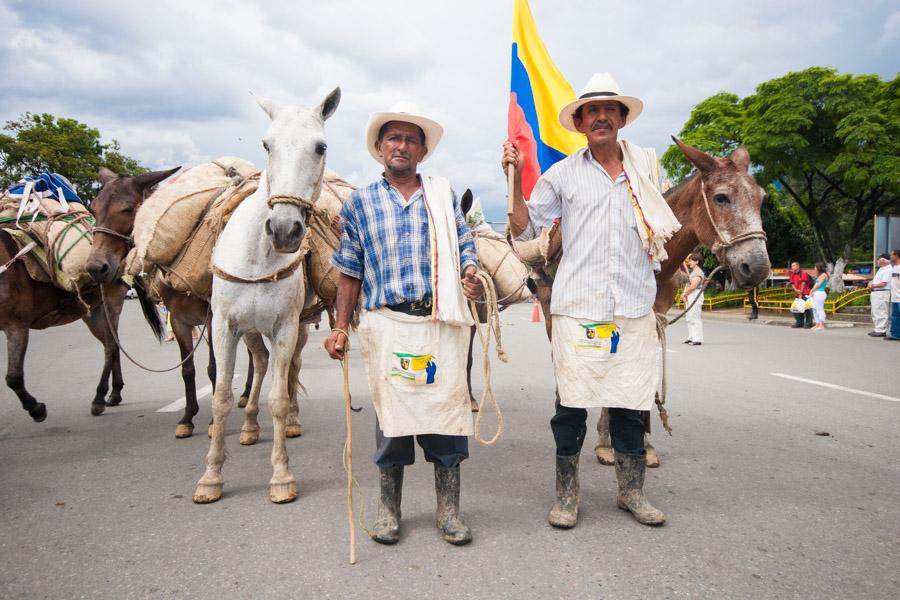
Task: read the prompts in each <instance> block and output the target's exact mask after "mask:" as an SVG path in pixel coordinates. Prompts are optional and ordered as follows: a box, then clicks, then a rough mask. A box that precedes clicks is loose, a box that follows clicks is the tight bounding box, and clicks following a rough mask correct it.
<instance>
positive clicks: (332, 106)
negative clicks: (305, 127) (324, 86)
mask: <svg viewBox="0 0 900 600" xmlns="http://www.w3.org/2000/svg"><path fill="white" fill-rule="evenodd" d="M340 103H341V87H340V86H338V87H336V88H334V90H332V92H331V93H330V94H328V96H327V97H326V98H325V99H324V100H323V101H322V104H321V106H320V110H321V111H322V120H323V121H325V120H326V119H328V117H330V116H331V115H333V114H334V111H336V110H337V107H338V104H340Z"/></svg>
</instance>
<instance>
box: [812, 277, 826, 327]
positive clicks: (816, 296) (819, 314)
mask: <svg viewBox="0 0 900 600" xmlns="http://www.w3.org/2000/svg"><path fill="white" fill-rule="evenodd" d="M827 284H828V271H826V270H825V263H820V262H817V263H816V282H815V283H814V284H813V286H812V291H811V292H810V296H812V301H813V320H814V321H815V322H816V326H815V327H814V328H813V329H819V330H821V329H825V298H826V297H827V296H828V294H826V293H825V286H826V285H827Z"/></svg>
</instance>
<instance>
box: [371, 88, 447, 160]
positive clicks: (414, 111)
mask: <svg viewBox="0 0 900 600" xmlns="http://www.w3.org/2000/svg"><path fill="white" fill-rule="evenodd" d="M391 121H402V122H404V123H412V124H413V125H418V126H419V127H421V128H422V131H424V132H425V147H426V148H427V149H428V151H427V152H426V153H425V156H424V157H422V162H425V160H426V159H427V158H428V157H429V156H431V154H432V152H434V149H435V148H437V145H438V142H440V141H441V136H442V135H444V128H443V127H441V126H440V124H439V123H438V122H437V121H433V120H431V119H429V118H428V117H424V116H422V111H421V110H420V109H419V107H418V106H416V105H415V104H413V103H412V102H406V101H400V102H398V103H396V104H395V105H394V106H392V107H391V108H390V110H388V111H387V112H377V113H372V116H370V117H369V124H368V125H367V126H366V146H367V147H368V149H369V154H371V155H372V158H374V159H375V160H377V161H378V162H381V161H382V158H381V157H380V156H378V151H377V150H376V149H375V142H376V141H378V132H379V131H381V128H382V127H383V126H384V125H385V123H390V122H391Z"/></svg>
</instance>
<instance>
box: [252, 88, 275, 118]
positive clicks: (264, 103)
mask: <svg viewBox="0 0 900 600" xmlns="http://www.w3.org/2000/svg"><path fill="white" fill-rule="evenodd" d="M250 95H251V96H253V98H254V100H256V103H257V104H259V107H260V108H261V109H263V110H264V111H265V112H266V114H267V115H269V118H270V119H272V120H274V119H275V115H276V114H277V113H278V111H279V110H281V107H280V106H279V105H278V104H277V103H275V102H273V101H272V100H269V99H268V98H263V97H262V96H257V95H256V94H254V93H253V92H250Z"/></svg>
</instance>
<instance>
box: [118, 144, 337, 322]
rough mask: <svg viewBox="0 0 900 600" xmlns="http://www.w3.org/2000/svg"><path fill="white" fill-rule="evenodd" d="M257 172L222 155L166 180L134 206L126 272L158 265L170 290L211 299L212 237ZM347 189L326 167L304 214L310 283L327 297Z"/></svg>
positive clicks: (250, 189)
mask: <svg viewBox="0 0 900 600" xmlns="http://www.w3.org/2000/svg"><path fill="white" fill-rule="evenodd" d="M260 175H261V174H260V172H259V171H258V170H257V169H256V167H255V166H254V165H253V164H252V163H250V162H247V161H245V160H243V159H240V158H235V157H222V158H219V159H217V160H214V161H212V162H209V163H204V164H201V165H198V166H196V167H192V168H190V169H186V170H184V171H182V172H180V173H177V174H176V175H175V176H173V177H171V178H169V179H168V180H166V181H165V182H164V183H163V184H162V185H160V187H159V188H158V189H157V190H156V191H155V192H154V193H153V194H151V195H150V196H149V197H148V198H147V199H146V200H145V201H144V202H143V205H142V206H141V210H140V211H138V213H137V216H136V218H135V222H134V248H133V249H132V251H131V252H130V253H129V256H128V258H127V260H126V271H127V272H128V273H129V274H132V275H137V274H140V273H149V272H152V271H154V270H156V271H157V272H158V273H159V276H160V277H162V278H163V279H164V281H165V282H166V284H167V285H169V286H170V287H172V288H174V289H175V290H177V291H180V292H186V293H189V294H194V295H196V296H199V297H201V298H204V299H209V296H210V292H211V289H212V270H211V261H212V255H213V249H214V247H215V244H216V240H217V239H218V236H219V233H220V232H221V231H222V229H223V228H224V227H225V224H226V223H228V220H229V219H230V218H231V216H232V214H233V213H234V211H235V210H236V209H237V207H238V206H239V205H240V204H241V202H243V201H244V200H245V199H246V198H248V197H249V196H250V195H251V194H253V193H254V192H255V191H256V189H257V187H258V186H259V178H260ZM353 189H354V188H353V187H352V186H351V185H350V184H348V183H347V182H345V181H343V180H342V179H340V178H339V177H338V176H337V175H336V174H334V173H333V172H331V171H329V170H327V169H326V171H325V176H324V179H323V185H322V191H321V194H320V196H319V198H318V199H317V200H316V203H315V207H314V209H313V211H312V213H311V215H310V228H309V229H310V231H309V235H308V236H307V237H308V239H307V241H306V243H304V248H305V249H306V250H307V252H308V254H307V256H306V258H305V267H306V270H307V274H308V276H309V278H310V281H311V282H312V285H313V289H314V290H315V291H316V294H317V295H318V296H319V298H320V299H321V300H322V301H324V302H325V303H327V304H330V303H333V302H334V299H335V297H336V295H337V280H338V276H337V273H335V271H334V268H333V267H332V266H331V264H330V262H329V261H330V259H331V255H332V254H333V253H334V251H335V250H337V248H338V247H339V246H340V229H339V228H338V227H337V220H336V217H337V216H338V214H339V213H340V209H341V203H342V202H343V201H344V200H345V199H346V198H347V197H348V196H349V195H350V193H351V192H352V191H353Z"/></svg>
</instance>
